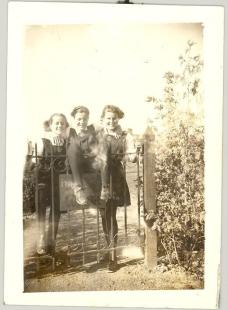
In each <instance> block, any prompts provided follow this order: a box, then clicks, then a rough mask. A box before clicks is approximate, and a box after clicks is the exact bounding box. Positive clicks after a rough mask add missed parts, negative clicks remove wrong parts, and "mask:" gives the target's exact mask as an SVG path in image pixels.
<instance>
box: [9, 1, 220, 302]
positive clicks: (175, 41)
mask: <svg viewBox="0 0 227 310" xmlns="http://www.w3.org/2000/svg"><path fill="white" fill-rule="evenodd" d="M139 7H141V6H138V8H139ZM134 10H135V9H134ZM79 11H80V10H79ZM107 11H108V9H107ZM89 12H90V15H89V18H84V19H83V18H80V15H79V13H77V14H78V16H79V17H78V19H77V20H76V21H75V22H73V21H70V19H69V21H68V22H65V23H64V22H60V23H57V22H56V23H54V22H50V23H48V22H45V21H43V22H42V21H39V22H37V21H35V22H30V21H28V22H26V24H25V25H23V27H21V29H20V34H21V37H20V38H19V39H18V42H19V46H20V48H19V56H18V58H19V60H20V62H19V67H18V68H19V70H18V73H16V74H18V76H17V78H18V81H19V84H18V85H17V92H18V91H19V94H20V99H19V101H18V103H17V104H18V105H19V107H17V108H16V110H15V111H16V114H15V115H14V116H13V119H14V120H15V121H16V122H17V123H18V122H19V123H21V124H23V125H22V130H20V134H19V136H20V137H19V140H20V142H21V148H20V149H18V150H16V149H14V152H18V153H20V154H18V161H17V164H18V166H19V167H20V168H19V169H18V171H19V175H18V176H17V177H18V178H17V179H18V189H17V190H18V192H19V196H17V197H19V200H18V201H17V206H15V207H16V208H20V211H18V212H19V213H18V214H19V217H20V218H19V221H20V222H21V224H20V226H19V230H18V234H21V240H22V244H21V245H22V248H21V254H22V255H21V258H20V265H21V266H20V268H21V270H22V283H21V284H20V288H21V289H22V293H23V294H27V293H29V294H31V293H42V292H46V293H48V292H85V291H86V292H92V291H93V292H97V293H98V292H102V291H122V292H124V291H137V292H138V291H147V290H149V291H160V290H162V291H163V292H165V291H166V292H168V291H178V292H179V293H180V292H182V291H187V290H190V291H193V290H194V291H197V290H199V291H201V292H202V291H203V290H204V289H205V288H206V286H207V282H206V280H205V278H206V272H207V269H206V264H205V262H206V260H205V257H206V255H207V253H208V252H209V250H207V249H208V247H207V237H206V227H207V226H206V225H209V224H207V222H206V221H207V218H206V214H207V211H208V209H207V205H206V201H207V198H206V190H207V188H208V187H206V186H205V185H206V178H205V177H206V173H205V172H206V171H205V169H206V165H207V161H206V153H205V150H206V139H207V138H206V135H205V129H206V126H207V123H206V104H205V100H206V91H205V88H206V87H207V86H206V85H207V84H206V80H207V79H206V74H207V73H206V72H207V71H206V64H205V61H204V59H205V44H206V41H205V33H204V31H206V29H205V25H204V22H203V20H202V19H201V21H199V20H196V21H191V22H189V21H188V20H185V21H183V20H181V21H178V20H176V21H174V20H171V21H169V20H168V19H166V20H163V19H162V20H160V21H157V20H155V21H152V20H151V21H149V19H148V18H145V19H144V20H143V19H140V20H137V19H136V18H135V19H129V20H127V19H126V20H123V19H121V18H119V20H118V18H113V19H111V20H109V21H108V20H107V19H106V18H100V16H99V14H97V15H98V17H97V18H93V17H91V16H92V9H90V11H89ZM85 15H86V14H85ZM9 30H10V29H9ZM10 33H11V32H10V31H9V34H10ZM18 42H17V43H18ZM11 52H12V49H11ZM11 66H12V63H11ZM9 68H12V67H9ZM14 69H15V68H14ZM15 72H16V70H15ZM11 92H12V89H11ZM15 104H16V103H15ZM11 111H13V109H12V108H11ZM218 111H219V110H218ZM14 124H15V128H14V130H15V133H14V134H15V136H14V137H16V136H17V129H16V127H17V125H16V123H15V122H14ZM11 130H12V128H11ZM220 138H221V137H220ZM15 164H16V163H15ZM218 171H219V170H218ZM217 212H219V211H218V208H217ZM218 218H219V217H218ZM163 296H165V293H163ZM37 304H39V302H38V303H37ZM47 304H48V303H47ZM64 305H66V304H64ZM107 305H108V303H107Z"/></svg>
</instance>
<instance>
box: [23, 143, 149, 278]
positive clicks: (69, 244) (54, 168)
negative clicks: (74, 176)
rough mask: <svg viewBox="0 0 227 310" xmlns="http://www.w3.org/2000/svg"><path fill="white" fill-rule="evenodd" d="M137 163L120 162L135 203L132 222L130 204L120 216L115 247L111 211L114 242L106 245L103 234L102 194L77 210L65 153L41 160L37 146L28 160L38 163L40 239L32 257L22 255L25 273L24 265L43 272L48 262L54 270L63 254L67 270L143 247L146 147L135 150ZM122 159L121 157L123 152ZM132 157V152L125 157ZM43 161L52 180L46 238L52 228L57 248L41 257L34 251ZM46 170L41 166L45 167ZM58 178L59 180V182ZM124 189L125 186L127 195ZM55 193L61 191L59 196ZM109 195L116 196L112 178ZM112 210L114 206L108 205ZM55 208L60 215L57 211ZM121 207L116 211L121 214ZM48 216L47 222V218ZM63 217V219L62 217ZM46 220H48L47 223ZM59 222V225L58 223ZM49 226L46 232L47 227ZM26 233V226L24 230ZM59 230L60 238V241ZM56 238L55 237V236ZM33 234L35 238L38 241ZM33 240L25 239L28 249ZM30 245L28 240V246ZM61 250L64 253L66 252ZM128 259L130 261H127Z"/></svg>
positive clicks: (50, 183)
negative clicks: (133, 247) (31, 265)
mask: <svg viewBox="0 0 227 310" xmlns="http://www.w3.org/2000/svg"><path fill="white" fill-rule="evenodd" d="M136 154H137V161H136V163H134V164H133V163H128V162H126V161H122V162H121V163H122V168H123V172H124V176H125V178H126V180H127V183H128V185H129V191H130V195H131V200H132V206H130V207H129V208H130V209H131V208H133V215H134V217H133V221H132V222H131V218H130V217H128V212H129V211H128V210H129V209H128V207H127V206H126V204H124V206H123V207H122V208H119V209H121V210H120V213H119V214H118V217H119V218H120V219H119V220H118V225H119V230H118V243H117V244H115V243H114V235H113V214H112V210H111V233H110V243H109V244H108V245H107V244H106V240H105V235H104V232H103V227H102V212H103V207H105V206H103V203H100V200H99V196H100V193H99V192H96V193H93V194H95V195H93V196H92V198H91V199H89V202H88V204H87V205H85V206H79V205H78V204H77V203H76V200H75V196H74V194H73V189H72V187H71V174H70V167H69V165H68V164H67V163H68V161H67V156H66V152H65V154H63V155H62V154H61V155H56V154H53V152H52V153H51V154H50V155H47V156H39V155H38V152H37V145H35V147H34V150H33V151H32V153H31V154H30V155H29V156H28V158H29V160H31V161H33V162H34V169H33V174H34V177H35V180H34V186H35V219H34V223H35V227H36V232H37V233H36V235H34V236H35V238H36V240H34V242H33V244H34V245H35V246H34V251H33V252H30V253H29V255H24V264H25V273H26V266H28V265H29V264H33V265H34V264H35V270H36V272H39V271H40V268H41V265H42V262H43V261H45V262H46V261H47V260H48V261H49V269H50V270H52V271H54V270H55V269H56V265H57V264H58V259H59V255H58V254H59V252H61V253H64V260H65V264H66V266H67V267H69V266H73V265H74V264H78V263H79V264H80V265H81V266H85V265H86V264H89V263H95V264H99V263H100V261H101V260H102V257H103V256H104V254H106V253H107V254H109V256H110V257H113V256H114V252H115V251H121V250H122V249H127V248H128V247H129V246H137V247H138V248H140V249H142V251H143V248H144V230H143V227H142V225H141V218H142V216H143V175H144V171H143V145H140V146H138V147H137V150H136ZM114 155H117V154H114ZM121 155H122V154H121ZM123 155H128V154H123ZM40 162H43V163H44V166H45V167H44V169H45V174H46V177H47V178H48V180H49V185H50V186H49V197H50V199H49V201H47V202H46V205H48V207H47V208H46V207H45V208H44V212H45V213H46V216H45V224H44V226H45V234H47V229H49V230H50V227H49V226H51V240H52V241H53V244H54V251H52V252H51V253H43V254H42V255H40V254H37V253H36V251H35V248H36V246H37V244H36V242H37V237H38V235H39V232H40V225H43V224H40V218H39V214H40V208H43V206H42V205H40V191H41V190H42V187H43V186H44V185H43V183H42V173H41V170H40ZM42 169H43V168H42ZM56 176H57V178H58V180H57V182H56ZM91 177H93V178H97V175H93V176H91V174H90V175H89V174H88V175H87V178H88V179H89V178H91ZM125 191H126V189H125V188H124V193H125ZM56 192H58V193H59V195H58V194H56ZM110 197H112V176H111V174H110ZM110 200H111V198H110ZM110 206H111V205H110ZM56 208H57V209H58V211H59V214H58V212H57V213H56V212H55V211H56ZM119 209H118V210H119ZM48 214H49V219H48ZM56 214H57V217H59V219H58V220H60V224H59V225H60V226H61V227H62V228H61V229H60V228H59V227H60V226H59V227H58V224H57V233H56V225H54V223H56V220H57V219H56ZM60 217H61V218H60ZM47 219H48V220H47ZM58 220H57V221H58ZM47 226H48V228H47ZM24 230H26V228H25V227H24ZM59 231H60V232H61V234H60V235H61V238H60V237H59ZM56 234H57V235H56ZM34 236H33V238H34ZM28 241H29V236H27V237H24V247H25V246H26V243H27V242H28ZM28 243H29V242H28ZM62 248H63V249H64V250H62ZM129 259H130V258H129Z"/></svg>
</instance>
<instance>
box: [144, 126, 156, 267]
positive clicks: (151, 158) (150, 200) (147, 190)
mask: <svg viewBox="0 0 227 310" xmlns="http://www.w3.org/2000/svg"><path fill="white" fill-rule="evenodd" d="M144 138H145V139H144V207H145V211H146V212H147V213H149V212H154V213H155V212H156V193H155V180H154V173H155V154H154V140H155V136H154V133H153V131H152V129H151V128H147V130H146V132H145V136H144ZM145 263H146V265H147V266H148V267H150V268H153V267H155V266H156V265H157V234H156V232H155V231H153V230H151V229H150V228H149V227H146V242H145Z"/></svg>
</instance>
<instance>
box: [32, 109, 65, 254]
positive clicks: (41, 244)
mask: <svg viewBox="0 0 227 310" xmlns="http://www.w3.org/2000/svg"><path fill="white" fill-rule="evenodd" d="M67 127H68V122H67V120H66V117H65V115H63V114H57V113H55V114H53V115H52V116H51V117H50V119H49V120H48V121H46V122H45V129H46V130H47V131H48V135H47V137H46V138H42V139H41V141H38V143H37V155H38V156H39V157H38V158H37V168H36V169H37V170H36V171H37V172H36V175H37V181H38V193H37V194H38V206H37V216H38V242H37V253H38V254H40V255H41V254H45V253H49V254H53V252H54V250H55V239H56V235H57V231H58V224H59V219H60V203H59V201H60V199H59V175H60V174H61V173H65V169H64V168H65V166H64V163H65V156H66V129H67ZM51 156H54V157H53V162H52V163H53V170H52V173H51V169H50V167H51V158H50V157H51ZM48 206H50V214H49V220H48V228H47V234H46V231H45V230H46V229H45V226H46V225H45V222H46V211H47V207H48Z"/></svg>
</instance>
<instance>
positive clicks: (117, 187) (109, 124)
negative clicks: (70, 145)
mask: <svg viewBox="0 0 227 310" xmlns="http://www.w3.org/2000/svg"><path fill="white" fill-rule="evenodd" d="M123 117H124V113H123V111H121V109H120V108H118V107H117V106H114V105H107V106H105V107H104V109H103V111H102V115H101V123H102V129H101V130H100V132H99V134H98V140H99V148H100V153H101V154H102V158H103V161H102V165H101V179H102V191H101V196H100V199H101V200H102V201H105V212H104V213H103V214H102V225H103V231H104V233H105V236H106V241H107V244H108V246H109V247H110V246H111V225H112V226H113V227H112V234H113V235H112V237H113V238H112V239H113V240H112V241H113V243H114V244H112V246H113V247H114V248H116V246H117V239H118V224H117V218H116V212H117V207H122V206H129V205H130V204H131V202H130V193H129V188H128V184H127V181H126V176H125V172H124V168H123V164H122V162H123V161H124V160H126V159H127V160H129V161H131V162H135V161H136V149H135V145H134V140H133V137H132V136H131V135H130V134H128V133H126V132H125V131H123V130H122V129H121V127H120V125H119V120H120V119H122V118H123ZM113 256H114V257H113V259H111V260H110V262H109V268H110V269H111V270H115V269H116V268H117V256H116V250H115V251H114V255H113Z"/></svg>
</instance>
